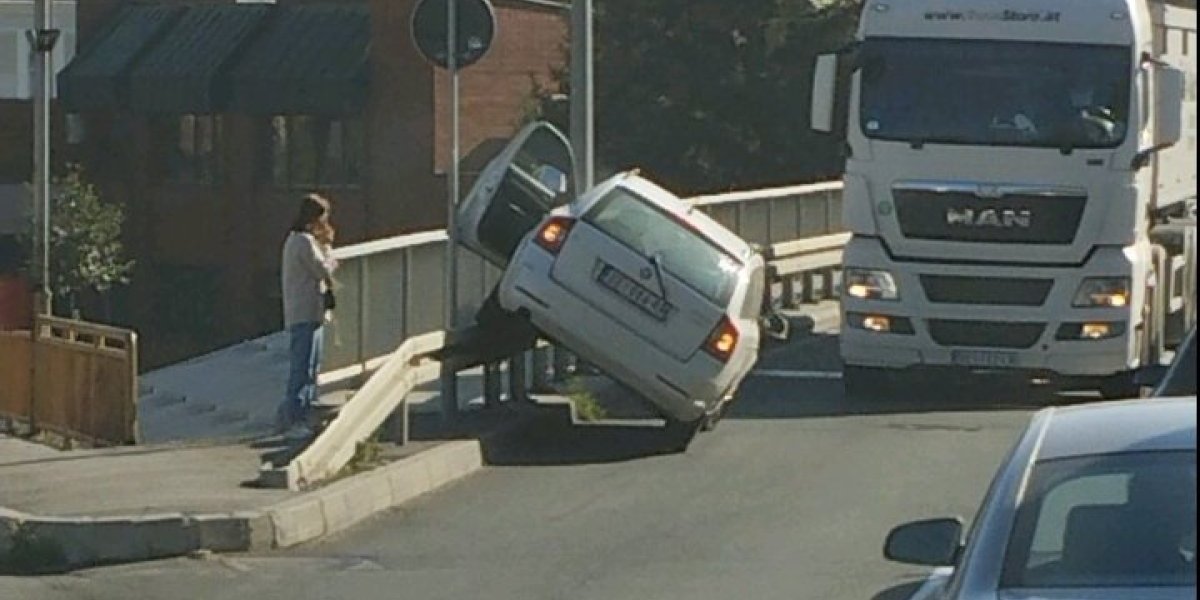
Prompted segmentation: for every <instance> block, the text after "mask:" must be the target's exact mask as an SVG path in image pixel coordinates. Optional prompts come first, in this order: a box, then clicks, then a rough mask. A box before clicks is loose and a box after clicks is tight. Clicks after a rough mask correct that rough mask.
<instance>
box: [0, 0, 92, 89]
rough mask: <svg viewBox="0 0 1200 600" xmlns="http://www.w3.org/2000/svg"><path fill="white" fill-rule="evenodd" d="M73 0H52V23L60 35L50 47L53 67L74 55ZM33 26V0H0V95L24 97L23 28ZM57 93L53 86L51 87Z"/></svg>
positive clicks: (26, 64)
mask: <svg viewBox="0 0 1200 600" xmlns="http://www.w3.org/2000/svg"><path fill="white" fill-rule="evenodd" d="M75 3H76V2H75V0H56V1H55V2H54V4H53V6H54V13H53V16H54V27H55V28H56V29H59V30H61V31H62V37H60V38H59V41H58V44H57V45H56V46H55V48H54V57H53V61H54V71H55V73H57V72H59V71H61V70H62V68H63V67H64V66H66V64H67V63H68V62H70V60H71V59H72V58H74V56H75V37H76V36H75V31H76V29H75ZM32 28H33V0H0V99H6V100H11V99H28V98H30V96H31V91H30V87H29V79H30V77H29V67H30V54H31V52H30V49H29V42H28V41H27V40H26V38H25V32H26V31H28V30H30V29H32ZM55 94H56V95H57V90H55Z"/></svg>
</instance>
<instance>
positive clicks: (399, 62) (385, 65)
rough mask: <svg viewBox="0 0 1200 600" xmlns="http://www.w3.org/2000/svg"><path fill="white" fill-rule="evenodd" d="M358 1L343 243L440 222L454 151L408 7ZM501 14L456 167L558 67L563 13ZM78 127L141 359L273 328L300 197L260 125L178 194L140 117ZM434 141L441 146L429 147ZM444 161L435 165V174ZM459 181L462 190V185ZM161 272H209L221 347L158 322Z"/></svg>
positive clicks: (501, 131)
mask: <svg viewBox="0 0 1200 600" xmlns="http://www.w3.org/2000/svg"><path fill="white" fill-rule="evenodd" d="M126 1H127V0H88V1H87V2H81V3H80V7H79V14H78V19H79V30H80V39H81V40H82V41H86V40H87V39H88V37H89V36H91V35H94V34H95V32H96V30H97V29H98V28H99V27H101V26H103V24H104V23H105V19H107V18H110V17H111V16H112V15H113V14H115V12H114V11H115V10H116V9H117V8H119V7H120V5H122V4H123V3H125V2H126ZM159 1H160V2H163V3H172V2H180V3H183V2H186V1H190V0H159ZM202 1H213V2H220V1H226V2H228V1H231V0H202ZM286 1H290V2H305V1H308V0H286ZM339 1H355V0H339ZM357 1H365V2H366V3H367V5H368V6H369V7H370V10H371V15H372V44H371V53H372V57H371V58H372V64H373V72H372V74H371V75H372V82H371V91H370V95H369V98H368V104H367V106H366V108H365V110H364V113H363V118H364V119H365V122H366V125H367V127H366V130H367V161H368V164H367V168H366V175H365V180H364V181H363V182H362V185H361V187H358V188H347V189H340V190H331V191H328V194H329V195H330V196H331V197H332V198H333V199H334V202H335V209H334V210H335V213H334V221H335V223H336V224H337V226H338V228H339V232H340V233H339V244H349V243H354V242H358V241H362V240H365V239H376V238H381V237H387V236H392V235H397V234H399V233H406V232H411V231H416V230H422V229H428V228H432V227H437V226H440V225H441V224H443V223H444V222H445V221H444V218H445V197H446V191H445V190H446V187H445V185H446V182H445V177H444V175H442V174H440V173H437V172H435V166H436V165H439V164H440V165H444V164H445V161H446V160H447V158H448V157H446V156H444V152H438V151H437V149H438V148H441V149H442V150H445V149H447V148H448V146H447V145H446V144H447V142H448V136H449V127H448V125H449V123H448V120H447V116H446V114H445V113H443V114H441V115H440V116H439V115H438V114H437V112H436V111H435V106H441V105H442V103H443V102H444V100H445V99H446V97H447V94H446V92H447V86H446V85H445V77H441V78H439V77H438V76H437V73H438V71H437V70H436V69H434V68H433V67H432V66H430V65H429V64H428V63H426V62H425V61H424V59H423V58H422V57H421V56H420V55H419V54H418V52H417V51H416V49H415V48H414V45H413V43H412V41H411V39H410V36H409V34H408V32H409V20H410V15H411V12H412V9H413V6H414V4H415V1H416V0H357ZM518 6H519V7H518ZM497 14H498V20H499V24H498V38H497V40H496V42H495V44H494V45H493V47H492V50H491V52H490V53H489V54H488V56H486V57H485V58H484V59H483V60H482V61H480V63H478V64H477V65H475V66H473V67H471V68H469V69H467V70H465V71H464V76H463V104H462V118H463V130H462V131H463V137H462V150H463V155H464V156H466V155H468V154H470V152H471V150H472V149H474V148H475V146H476V145H478V144H479V143H480V142H482V141H485V140H487V139H489V138H493V137H507V136H509V135H511V133H512V132H513V131H514V130H515V128H516V126H517V125H518V124H519V123H520V119H521V117H522V114H523V111H524V110H525V108H526V107H527V106H528V101H529V99H530V97H531V94H532V82H531V76H533V77H536V78H538V80H540V81H546V80H547V79H548V77H549V74H550V72H551V69H552V67H553V66H554V65H559V64H562V62H563V61H564V60H565V54H564V50H563V48H564V43H565V37H566V32H567V22H566V15H565V13H563V12H562V11H553V10H547V9H541V8H536V7H534V8H530V7H529V5H517V4H512V3H510V4H506V3H504V0H500V2H499V6H497ZM439 79H440V80H441V82H440V84H439V83H438V80H439ZM5 110H6V108H5V107H4V106H2V105H0V123H4V124H5V125H6V126H5V127H0V168H3V165H4V164H5V162H4V161H5V154H4V152H5V150H7V149H8V148H10V147H12V146H11V145H10V144H8V143H4V142H3V140H4V137H3V136H6V135H10V134H11V132H12V129H11V128H10V127H8V126H7V124H8V123H9V122H10V121H9V118H8V116H7V115H6V114H5V112H4V111H5ZM86 119H87V140H86V142H85V145H84V148H82V149H79V150H80V152H81V153H82V155H83V157H84V162H85V164H86V165H87V166H88V168H89V171H90V173H91V175H92V177H93V179H95V180H96V181H97V182H98V183H99V185H100V187H101V190H102V192H103V193H104V194H105V196H106V197H107V198H110V199H119V200H121V201H122V202H124V203H125V204H126V206H127V207H128V215H129V222H128V224H127V244H128V247H129V248H130V251H131V253H132V254H133V256H134V258H136V259H137V260H138V265H139V266H138V271H137V273H136V274H135V278H134V284H133V286H131V288H130V289H129V290H127V291H125V292H123V296H124V302H122V303H121V304H122V308H121V309H120V310H119V311H118V314H119V315H121V316H122V317H123V318H122V321H123V323H124V324H128V325H132V326H134V327H135V328H137V329H138V330H139V331H141V333H142V339H143V347H144V353H145V356H144V358H145V362H146V363H148V364H149V365H155V364H158V363H160V362H162V361H164V360H176V359H179V358H182V357H185V356H188V355H190V354H195V353H197V352H199V351H200V350H203V349H206V348H207V347H212V346H214V345H217V344H219V343H228V342H235V341H237V340H239V339H244V338H245V337H248V336H252V335H255V334H257V333H259V332H262V331H266V330H271V329H274V328H276V327H278V325H279V319H278V314H277V313H278V303H279V299H278V291H277V289H276V288H277V287H278V285H277V275H276V273H277V270H278V253H279V245H280V244H281V242H282V239H283V235H284V232H285V230H286V228H287V225H288V223H289V222H290V221H291V219H292V217H293V214H294V211H295V207H296V202H297V197H298V195H299V194H300V192H301V191H300V190H279V189H275V188H273V187H271V186H270V184H269V183H268V182H263V181H260V180H259V178H258V177H256V173H258V172H259V171H260V170H259V168H258V164H257V163H258V162H259V161H260V160H261V157H260V156H258V152H257V148H258V141H259V140H260V139H261V136H263V135H265V131H264V130H263V129H264V127H265V122H264V121H263V120H261V119H252V118H249V117H242V116H238V115H226V116H225V121H226V129H225V132H226V144H225V146H224V151H225V166H226V169H227V177H226V178H225V181H224V182H223V183H222V184H221V185H219V186H215V187H196V186H191V187H185V186H178V185H168V184H164V183H162V181H161V180H162V177H161V173H159V172H158V169H157V167H156V164H157V163H158V160H157V159H156V157H159V156H162V155H163V154H164V150H165V149H164V148H159V147H155V145H154V144H155V143H156V141H155V139H154V138H153V137H152V136H151V135H150V131H149V126H148V122H147V120H146V119H145V118H144V117H141V116H136V115H134V116H132V117H127V118H126V119H125V120H126V123H125V125H124V126H121V127H114V123H116V122H117V121H119V120H120V119H118V118H116V117H115V116H114V115H102V114H88V115H86ZM438 134H440V135H441V140H442V141H441V142H440V144H439V143H435V138H436V137H437V136H438ZM439 156H440V157H441V158H440V161H441V162H440V163H436V164H435V160H439V159H437V158H436V157H439ZM464 179H465V181H464V191H465V187H466V185H467V184H469V179H468V178H464ZM164 267H165V268H178V267H196V268H199V269H201V270H206V272H210V273H214V274H215V277H216V278H217V282H216V283H215V285H214V289H215V291H213V292H212V293H214V294H215V296H214V297H213V298H212V300H211V303H210V304H211V311H212V312H211V314H206V315H204V316H203V318H204V319H206V320H207V319H211V320H212V321H213V322H215V323H217V324H218V325H219V326H214V329H216V333H215V334H214V335H215V337H212V338H210V339H206V340H199V339H196V338H195V337H194V336H193V337H192V338H189V337H188V334H187V333H186V332H181V331H173V330H170V327H166V326H162V325H161V324H160V323H161V322H162V319H163V318H164V314H165V313H169V312H170V311H172V310H173V307H172V306H170V304H171V301H170V300H164V298H170V297H171V296H170V294H169V292H171V290H164V289H163V287H164V286H163V279H162V275H161V274H162V270H163V268H164ZM188 300H192V299H190V298H189V299H188ZM199 303H200V304H202V305H203V304H204V302H203V301H202V300H201V301H200V302H199Z"/></svg>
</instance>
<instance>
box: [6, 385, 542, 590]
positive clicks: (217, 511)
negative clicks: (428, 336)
mask: <svg viewBox="0 0 1200 600" xmlns="http://www.w3.org/2000/svg"><path fill="white" fill-rule="evenodd" d="M559 410H561V409H559ZM533 412H536V409H533V408H532V407H529V408H522V409H516V408H515V407H513V406H508V407H505V408H499V409H494V410H488V411H472V412H470V413H466V414H464V415H463V416H462V417H461V418H460V419H459V420H458V422H457V423H456V424H454V425H453V426H450V427H447V426H445V425H444V424H442V422H441V419H440V418H438V417H435V416H430V415H425V416H418V417H415V418H414V419H413V421H412V425H413V430H412V436H413V441H412V442H411V443H410V444H407V445H404V446H395V445H392V444H381V445H380V451H381V455H380V457H379V460H378V461H377V462H378V463H382V464H381V465H380V466H377V467H376V468H374V469H373V470H368V471H364V472H360V473H357V474H354V475H353V476H348V477H345V478H343V479H341V480H337V481H334V482H332V483H330V484H329V485H327V486H325V487H322V488H318V489H315V490H310V491H305V492H290V491H287V490H282V489H264V488H259V487H257V486H256V480H257V477H258V466H259V464H260V463H261V462H262V461H263V460H264V457H265V456H267V455H269V454H270V453H272V452H277V451H279V450H280V449H282V448H283V446H282V445H281V444H280V443H279V441H278V440H277V439H269V440H264V441H260V442H255V443H243V444H227V445H199V444H192V445H187V444H168V445H156V446H144V447H126V448H110V449H101V450H76V451H70V452H57V451H54V450H51V449H48V448H45V447H43V446H40V445H37V444H33V443H30V442H25V441H22V440H18V439H13V438H10V437H2V436H0V481H2V482H3V485H0V574H3V573H5V572H11V573H17V574H21V573H31V572H61V571H67V570H71V569H77V568H84V567H90V566H96V565H103V564H113V563H122V562H133V561H141V560H151V559H157V558H167V557H171V556H180V555H184V554H189V553H192V552H195V551H200V550H207V551H214V552H240V551H260V550H267V549H272V548H286V547H290V546H295V545H297V544H302V543H305V542H309V541H313V540H316V539H319V538H321V537H324V536H326V535H329V534H332V533H335V532H338V531H342V530H344V529H346V528H348V527H351V526H353V525H355V524H357V523H359V522H361V521H362V520H364V519H366V518H369V517H371V516H372V515H375V514H377V513H379V512H380V511H383V510H387V509H389V508H393V507H396V506H399V505H401V504H403V503H405V502H407V501H409V500H412V499H413V498H416V497H418V496H420V495H423V494H426V493H429V492H432V491H435V490H437V489H439V488H441V487H443V486H445V485H448V484H450V483H453V482H455V481H458V480H459V479H462V478H463V477H466V476H468V475H470V474H471V473H474V472H475V471H477V470H479V469H480V468H482V467H483V460H484V459H483V449H482V445H481V440H488V439H491V438H493V437H496V436H500V435H503V434H504V433H505V432H507V431H510V430H512V429H514V428H516V427H519V426H521V425H522V424H523V423H524V422H525V421H526V419H528V418H530V416H531V415H532V413H533ZM272 442H274V443H272Z"/></svg>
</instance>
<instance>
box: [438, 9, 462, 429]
mask: <svg viewBox="0 0 1200 600" xmlns="http://www.w3.org/2000/svg"><path fill="white" fill-rule="evenodd" d="M446 48H447V49H448V51H447V52H446V60H447V65H446V70H447V72H448V73H449V74H450V138H451V141H450V168H449V171H448V173H449V177H450V181H449V182H448V184H449V185H447V186H446V187H447V189H448V190H449V198H447V201H446V237H447V238H448V239H447V240H446V273H445V281H444V284H445V292H444V293H445V306H446V308H445V311H446V313H445V322H444V323H443V327H444V331H445V332H446V338H447V339H446V342H447V343H450V342H451V340H452V338H453V336H454V334H455V330H456V328H457V326H458V323H457V316H458V234H457V223H456V221H457V218H458V197H459V172H458V169H459V165H458V155H459V152H460V150H459V147H458V144H459V122H458V116H459V115H458V112H459V79H458V52H457V50H458V0H450V1H449V2H447V3H446ZM441 388H442V389H441V392H442V407H441V408H442V419H444V420H447V421H449V420H453V418H454V417H455V416H456V415H457V414H458V373H457V372H456V371H455V370H454V369H453V368H447V367H445V366H443V368H442V384H441Z"/></svg>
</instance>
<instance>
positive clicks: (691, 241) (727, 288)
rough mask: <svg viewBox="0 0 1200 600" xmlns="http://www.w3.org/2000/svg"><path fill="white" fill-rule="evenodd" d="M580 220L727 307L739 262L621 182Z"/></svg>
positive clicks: (710, 299) (739, 265) (719, 304)
mask: <svg viewBox="0 0 1200 600" xmlns="http://www.w3.org/2000/svg"><path fill="white" fill-rule="evenodd" d="M583 220H584V221H585V222H586V223H588V224H590V225H591V226H593V227H595V228H596V229H599V230H600V231H602V232H604V233H605V234H607V235H609V236H610V237H612V238H614V239H616V240H617V241H619V242H621V243H622V244H624V245H625V246H628V247H629V248H630V249H632V250H633V251H635V252H637V253H638V254H641V255H642V256H644V257H645V258H646V260H647V262H651V263H656V264H658V265H659V266H660V267H661V268H662V269H663V270H664V271H666V272H668V273H670V274H671V275H674V276H675V277H676V278H678V279H679V280H680V281H682V282H683V283H684V284H686V285H687V286H688V287H690V288H692V289H693V290H695V291H696V292H698V293H699V294H700V295H702V296H704V297H705V298H706V299H708V300H709V301H710V302H712V303H714V304H716V305H718V306H720V307H726V306H728V304H729V300H730V298H731V297H732V295H733V290H734V288H735V287H736V286H737V273H738V271H739V270H740V269H741V267H742V263H741V261H739V260H737V259H736V258H734V257H733V256H732V255H730V254H729V253H728V252H726V251H724V250H723V249H721V247H720V246H718V245H716V244H715V243H714V242H713V241H712V240H709V239H708V238H707V237H705V236H704V235H703V234H701V233H700V232H699V231H697V230H696V229H695V228H694V227H692V226H691V225H690V224H688V223H686V222H684V221H682V220H681V219H679V218H678V217H676V216H674V215H672V214H670V213H668V212H667V211H665V210H663V209H661V208H659V207H657V206H654V205H653V204H651V203H650V202H649V201H647V200H645V199H644V198H641V197H640V196H638V195H636V194H634V193H632V192H631V191H629V190H627V189H625V188H622V187H617V188H615V189H614V190H613V191H611V192H609V193H608V195H607V196H605V197H604V198H603V199H601V200H600V201H599V202H597V203H596V205H595V206H594V207H592V209H591V210H589V211H588V213H587V214H586V215H584V218H583Z"/></svg>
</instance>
